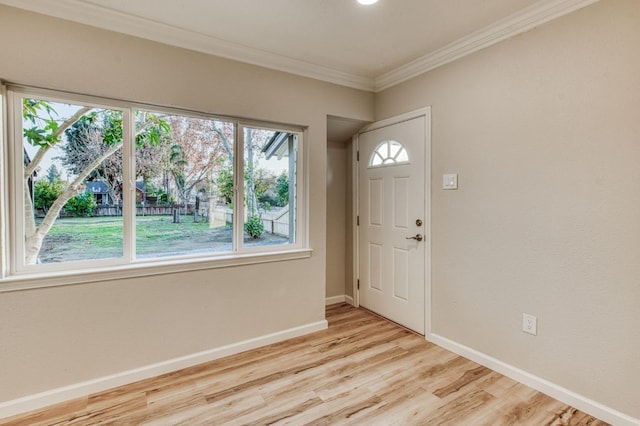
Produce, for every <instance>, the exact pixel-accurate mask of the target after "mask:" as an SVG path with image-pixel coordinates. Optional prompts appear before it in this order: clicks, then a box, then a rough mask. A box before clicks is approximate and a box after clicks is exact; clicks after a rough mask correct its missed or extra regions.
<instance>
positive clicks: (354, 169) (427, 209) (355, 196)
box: [351, 106, 431, 338]
mask: <svg viewBox="0 0 640 426" xmlns="http://www.w3.org/2000/svg"><path fill="white" fill-rule="evenodd" d="M418 117H425V120H424V121H425V133H424V134H425V149H424V153H425V158H424V165H425V167H426V168H427V170H426V171H425V174H424V180H425V181H424V191H425V197H424V200H425V201H424V202H425V205H424V214H425V216H424V232H425V236H426V238H425V240H424V244H425V247H424V249H425V259H424V268H425V271H424V281H425V282H424V286H425V291H424V297H425V301H424V306H425V327H424V329H425V338H428V337H429V336H430V335H431V107H430V106H429V107H425V108H420V109H417V110H415V111H411V112H408V113H405V114H401V115H397V116H394V117H391V118H388V119H385V120H381V121H376V122H375V123H371V124H369V125H368V126H366V127H364V128H362V129H361V130H360V132H358V134H356V135H354V136H353V139H352V141H353V143H352V156H351V157H352V165H351V180H352V182H353V185H352V194H351V200H352V205H353V208H352V212H353V215H352V217H351V223H352V225H353V226H352V230H353V231H352V236H351V238H352V247H353V277H352V279H353V282H352V285H353V306H355V307H359V306H360V296H359V290H358V280H359V278H360V261H359V259H360V251H359V246H360V241H359V229H358V217H359V216H360V206H359V202H358V200H359V195H360V186H359V181H358V152H359V145H358V135H359V134H360V133H362V132H365V131H370V130H376V129H379V128H382V127H387V126H391V125H393V124H397V123H401V122H403V121H407V120H411V119H414V118H418Z"/></svg>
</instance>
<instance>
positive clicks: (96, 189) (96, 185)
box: [85, 181, 116, 206]
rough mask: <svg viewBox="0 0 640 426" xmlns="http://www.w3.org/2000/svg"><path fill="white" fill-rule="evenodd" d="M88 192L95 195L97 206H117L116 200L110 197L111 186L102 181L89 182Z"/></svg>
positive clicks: (87, 185) (87, 184)
mask: <svg viewBox="0 0 640 426" xmlns="http://www.w3.org/2000/svg"><path fill="white" fill-rule="evenodd" d="M85 186H86V188H87V191H88V192H91V193H92V194H93V197H94V198H95V200H96V204H97V205H99V206H100V205H105V204H115V203H116V202H115V200H113V199H111V196H110V195H109V186H108V185H107V184H106V183H104V182H102V181H94V182H87V183H86V184H85Z"/></svg>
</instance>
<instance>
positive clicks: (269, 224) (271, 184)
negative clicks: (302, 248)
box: [243, 128, 298, 246]
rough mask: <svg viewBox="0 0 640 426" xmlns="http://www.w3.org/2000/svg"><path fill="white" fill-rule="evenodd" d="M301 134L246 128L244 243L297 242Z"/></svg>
mask: <svg viewBox="0 0 640 426" xmlns="http://www.w3.org/2000/svg"><path fill="white" fill-rule="evenodd" d="M297 144H298V140H297V135H296V134H294V133H288V132H278V131H275V130H265V129H257V128H245V129H244V206H245V217H244V240H243V242H244V245H245V246H265V245H275V244H288V243H294V242H295V238H296V236H295V229H296V196H295V192H296V185H295V182H296V179H295V176H296V153H297Z"/></svg>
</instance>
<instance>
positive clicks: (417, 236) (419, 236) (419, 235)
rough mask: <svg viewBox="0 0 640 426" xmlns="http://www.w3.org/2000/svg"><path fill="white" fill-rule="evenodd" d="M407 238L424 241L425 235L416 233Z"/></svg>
mask: <svg viewBox="0 0 640 426" xmlns="http://www.w3.org/2000/svg"><path fill="white" fill-rule="evenodd" d="M406 239H407V240H416V241H422V240H423V237H422V234H416V235H414V236H413V237H407V238H406Z"/></svg>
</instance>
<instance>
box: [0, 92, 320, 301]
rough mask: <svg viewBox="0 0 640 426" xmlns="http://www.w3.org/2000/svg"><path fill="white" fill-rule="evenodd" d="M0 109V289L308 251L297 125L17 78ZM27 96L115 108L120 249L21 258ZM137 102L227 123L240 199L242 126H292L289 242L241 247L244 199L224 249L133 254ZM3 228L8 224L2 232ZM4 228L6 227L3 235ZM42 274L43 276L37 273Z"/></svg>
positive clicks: (302, 133)
mask: <svg viewBox="0 0 640 426" xmlns="http://www.w3.org/2000/svg"><path fill="white" fill-rule="evenodd" d="M1 95H2V96H1V99H0V100H1V101H2V102H1V103H0V112H1V113H2V123H0V139H2V140H1V141H0V142H2V143H1V144H0V147H1V148H0V162H1V164H2V175H1V176H0V178H1V179H2V182H1V186H0V191H1V193H0V231H1V232H0V235H1V238H0V239H1V241H0V254H1V258H2V260H1V266H2V269H1V270H0V292H3V291H13V290H21V289H25V288H37V287H48V286H54V285H67V284H74V283H83V282H91V281H103V280H110V279H118V278H123V277H135V276H145V275H156V274H161V273H167V272H179V271H189V270H198V269H211V268H218V267H229V266H236V265H247V264H253V263H264V262H276V261H283V260H290V259H300V258H307V257H310V256H311V250H310V249H309V247H308V225H307V224H308V213H307V210H308V209H307V205H308V199H307V191H306V188H307V185H308V177H307V171H306V162H307V161H308V159H307V155H306V151H307V149H306V143H305V142H306V136H307V131H306V128H305V127H303V126H295V125H287V124H280V123H271V122H265V121H257V120H247V119H242V118H237V117H229V116H221V115H214V114H208V113H204V112H198V111H190V110H184V109H178V108H168V107H163V106H157V105H148V104H140V103H133V102H126V101H121V100H113V99H106V98H100V97H95V96H87V95H80V94H74V93H68V92H59V91H52V90H47V89H35V88H30V87H25V86H13V85H10V86H8V87H7V88H5V86H2V93H1ZM24 97H30V98H34V99H42V100H45V101H51V102H60V103H71V104H82V105H88V106H94V107H96V108H105V109H112V110H120V111H122V112H123V147H122V150H123V151H122V152H123V156H122V157H123V183H124V188H125V190H124V191H123V233H124V235H123V256H122V257H121V258H115V259H99V260H89V261H69V262H61V263H51V264H38V265H25V264H24V199H23V197H24V187H23V185H24V181H23V179H24V177H23V175H24V173H23V162H24V160H23V150H22V146H23V143H24V142H23V135H22V99H23V98H24ZM136 110H144V111H150V112H157V113H167V114H176V115H178V114H179V115H184V116H188V117H195V118H204V119H209V120H224V121H229V122H233V123H234V128H235V132H236V134H235V138H234V163H235V164H234V195H235V200H243V199H244V178H243V176H244V128H245V127H250V128H261V129H268V130H273V131H281V132H287V133H292V134H294V135H296V136H297V149H296V170H295V187H296V189H295V208H296V213H295V214H296V224H295V242H293V243H291V242H289V243H286V244H279V245H265V246H251V247H245V246H244V244H243V228H244V226H243V225H244V220H243V217H244V203H242V202H240V203H237V202H235V200H234V224H233V226H234V238H233V248H232V251H230V252H229V251H227V252H220V253H215V252H211V253H206V254H193V255H191V254H186V255H180V256H172V257H162V256H161V257H157V258H145V259H136V257H135V256H136V254H135V243H136V240H135V219H136V218H135V199H134V197H135V192H134V191H135V182H134V179H133V177H134V176H135V143H134V136H133V135H134V134H135V129H134V125H135V124H134V122H133V121H134V120H133V119H132V118H133V117H134V113H135V111H136ZM7 230H9V231H10V232H6V231H7ZM7 234H8V235H7ZM43 278H46V281H44V280H43Z"/></svg>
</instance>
